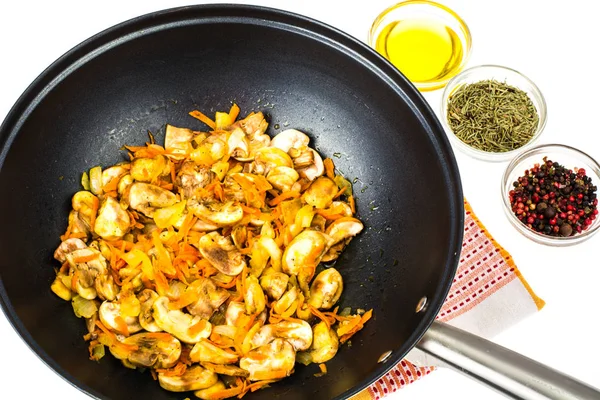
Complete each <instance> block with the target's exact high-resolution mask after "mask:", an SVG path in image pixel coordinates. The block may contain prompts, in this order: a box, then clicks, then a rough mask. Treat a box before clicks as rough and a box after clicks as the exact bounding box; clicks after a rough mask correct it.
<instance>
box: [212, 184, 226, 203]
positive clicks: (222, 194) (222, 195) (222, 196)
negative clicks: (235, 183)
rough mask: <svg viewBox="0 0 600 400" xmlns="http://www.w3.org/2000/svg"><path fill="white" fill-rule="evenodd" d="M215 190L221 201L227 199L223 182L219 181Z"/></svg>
mask: <svg viewBox="0 0 600 400" xmlns="http://www.w3.org/2000/svg"><path fill="white" fill-rule="evenodd" d="M213 191H214V192H215V196H216V197H217V199H219V201H221V202H222V201H224V200H225V192H224V191H223V186H222V185H221V182H217V184H216V185H215V188H214V190H213Z"/></svg>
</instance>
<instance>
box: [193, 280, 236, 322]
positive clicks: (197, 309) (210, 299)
mask: <svg viewBox="0 0 600 400" xmlns="http://www.w3.org/2000/svg"><path fill="white" fill-rule="evenodd" d="M194 283H195V284H197V285H198V286H196V291H197V293H198V300H197V301H196V302H194V303H192V304H190V305H189V306H188V307H187V309H188V311H189V312H190V314H192V315H197V316H199V317H202V318H204V319H210V317H212V315H213V314H214V312H215V311H216V310H217V309H218V308H219V307H221V305H222V304H223V303H225V301H227V299H228V298H229V292H228V291H227V290H225V289H223V288H220V287H218V286H217V285H216V284H215V282H214V281H213V280H212V279H210V278H202V277H200V278H199V279H198V280H196V281H194Z"/></svg>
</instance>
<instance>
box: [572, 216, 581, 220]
mask: <svg viewBox="0 0 600 400" xmlns="http://www.w3.org/2000/svg"><path fill="white" fill-rule="evenodd" d="M579 218H581V217H580V216H579V215H573V221H579Z"/></svg>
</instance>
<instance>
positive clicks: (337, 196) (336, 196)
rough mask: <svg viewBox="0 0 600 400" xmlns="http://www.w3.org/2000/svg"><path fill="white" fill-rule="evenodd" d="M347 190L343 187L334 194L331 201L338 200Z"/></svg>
mask: <svg viewBox="0 0 600 400" xmlns="http://www.w3.org/2000/svg"><path fill="white" fill-rule="evenodd" d="M347 189H348V188H347V187H345V186H343V187H342V188H341V189H340V190H338V192H337V193H336V194H335V196H333V199H334V200H335V199H337V198H339V197H340V196H341V195H343V194H344V193H346V190H347Z"/></svg>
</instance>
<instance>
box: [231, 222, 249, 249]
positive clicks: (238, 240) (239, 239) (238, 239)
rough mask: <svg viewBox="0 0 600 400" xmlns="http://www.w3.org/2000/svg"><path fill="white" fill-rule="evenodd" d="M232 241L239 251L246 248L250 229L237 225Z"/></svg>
mask: <svg viewBox="0 0 600 400" xmlns="http://www.w3.org/2000/svg"><path fill="white" fill-rule="evenodd" d="M231 239H232V240H233V244H234V245H235V247H237V248H238V249H242V248H244V246H245V244H246V240H247V239H248V229H247V228H246V226H245V225H237V226H235V227H233V229H232V230H231Z"/></svg>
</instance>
